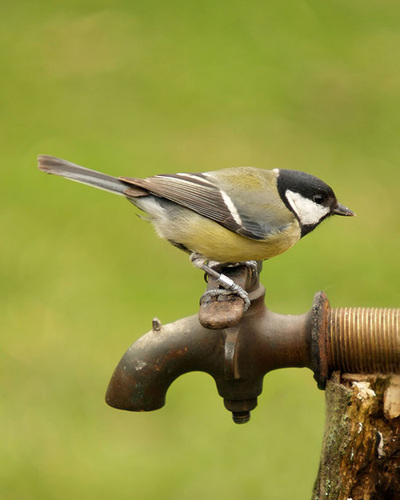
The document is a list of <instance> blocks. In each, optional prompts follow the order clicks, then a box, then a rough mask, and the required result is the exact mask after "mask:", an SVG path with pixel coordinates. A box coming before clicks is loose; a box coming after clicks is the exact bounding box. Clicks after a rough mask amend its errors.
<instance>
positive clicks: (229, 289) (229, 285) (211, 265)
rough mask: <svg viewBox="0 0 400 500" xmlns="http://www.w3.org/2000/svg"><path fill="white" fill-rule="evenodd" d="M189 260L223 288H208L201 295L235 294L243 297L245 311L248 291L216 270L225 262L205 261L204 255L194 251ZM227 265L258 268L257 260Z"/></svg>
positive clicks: (247, 303)
mask: <svg viewBox="0 0 400 500" xmlns="http://www.w3.org/2000/svg"><path fill="white" fill-rule="evenodd" d="M190 260H191V262H192V264H193V265H194V266H195V267H197V268H198V269H201V270H203V271H204V272H205V273H206V274H208V275H209V276H212V277H213V278H214V279H215V281H216V283H217V284H218V285H220V286H222V287H223V288H224V290H221V289H215V290H209V291H207V292H205V293H204V294H203V297H204V296H207V295H209V296H211V297H216V296H218V295H225V294H236V295H238V296H239V297H240V298H241V299H243V301H244V310H245V311H247V309H248V308H249V307H250V299H249V295H248V293H247V292H246V291H245V290H244V289H243V288H242V287H241V286H240V285H238V284H236V283H235V282H234V281H233V280H232V279H231V278H229V277H228V276H226V275H225V274H223V273H221V272H219V271H218V270H217V269H218V268H221V267H226V264H221V263H219V262H215V261H207V260H206V259H205V258H204V257H202V256H200V255H198V254H196V253H192V254H191V256H190ZM229 265H230V266H232V267H233V266H239V265H245V266H248V267H250V269H251V270H252V272H257V269H258V267H257V262H256V261H254V260H252V261H248V262H238V263H235V264H229Z"/></svg>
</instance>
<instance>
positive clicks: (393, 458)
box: [312, 372, 400, 500]
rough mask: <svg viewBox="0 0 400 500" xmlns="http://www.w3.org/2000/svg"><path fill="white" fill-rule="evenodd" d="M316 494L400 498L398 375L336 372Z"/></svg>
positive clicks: (341, 499)
mask: <svg viewBox="0 0 400 500" xmlns="http://www.w3.org/2000/svg"><path fill="white" fill-rule="evenodd" d="M312 499H313V500H323V499H324V500H350V499H351V500H391V499H393V500H395V499H400V376H399V375H358V374H340V372H334V373H333V374H332V376H331V378H330V380H329V381H328V383H327V386H326V424H325V435H324V440H323V446H322V456H321V461H320V467H319V472H318V477H317V479H316V482H315V485H314V490H313V496H312Z"/></svg>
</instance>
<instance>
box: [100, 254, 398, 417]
mask: <svg viewBox="0 0 400 500" xmlns="http://www.w3.org/2000/svg"><path fill="white" fill-rule="evenodd" d="M259 266H260V264H259ZM260 267H261V266H260ZM260 267H259V269H260ZM224 274H227V275H229V277H230V278H232V279H234V280H235V282H236V283H238V284H239V285H241V286H242V287H243V288H244V289H245V290H246V291H247V292H248V293H249V298H250V301H251V306H250V308H249V309H248V310H247V311H246V312H244V311H243V300H242V299H241V298H240V297H237V296H234V295H231V296H229V295H228V296H226V297H223V298H222V300H221V299H220V300H219V299H218V298H211V299H210V298H209V297H207V298H206V299H205V300H203V301H202V302H201V306H200V311H199V314H198V315H194V316H190V317H187V318H182V319H180V320H178V321H175V322H174V323H169V324H167V325H161V323H160V322H159V320H157V319H155V320H153V326H152V329H151V330H150V331H149V332H148V333H146V334H145V335H144V336H142V337H141V338H140V339H139V340H137V341H136V342H135V343H134V344H133V345H132V346H131V347H130V348H129V349H128V350H127V351H126V353H125V354H124V356H123V357H122V359H121V361H120V362H119V364H118V366H117V368H116V369H115V371H114V374H113V376H112V378H111V381H110V384H109V387H108V390H107V394H106V402H107V403H108V404H109V405H110V406H113V407H114V408H119V409H123V410H129V411H151V410H156V409H159V408H161V407H162V406H164V404H165V397H166V393H167V390H168V388H169V386H170V385H171V384H172V382H173V381H174V380H175V379H176V378H177V377H179V376H180V375H182V374H184V373H187V372H191V371H203V372H206V373H208V374H210V375H211V376H212V377H213V378H214V380H215V382H216V386H217V390H218V393H219V394H220V396H221V397H222V398H223V399H224V404H225V407H226V408H227V409H228V410H229V411H231V412H232V415H233V420H234V421H235V422H236V423H244V422H247V421H248V420H249V419H250V412H251V410H253V409H254V408H255V407H256V406H257V398H258V396H259V395H260V394H261V392H262V386H263V379H264V376H265V374H266V373H268V372H269V371H271V370H274V369H277V368H285V367H307V368H310V369H311V370H312V371H313V372H314V377H315V379H316V381H317V384H318V387H319V388H320V389H324V387H325V383H326V381H327V379H328V377H329V375H330V373H331V372H332V371H335V370H341V371H346V372H353V373H375V372H379V373H393V372H397V373H398V372H400V328H399V318H400V309H368V308H338V309H334V308H330V305H329V301H328V299H327V297H326V295H325V294H324V293H323V292H319V293H317V294H316V295H315V297H314V302H313V305H312V308H311V309H310V311H308V312H307V313H305V314H302V315H297V316H292V315H281V314H277V313H274V312H272V311H270V310H269V309H267V307H266V306H265V303H264V296H265V289H264V287H263V286H262V285H261V284H260V282H259V273H258V272H255V273H254V272H251V270H250V269H249V268H247V267H244V266H241V267H227V268H225V269H224ZM215 287H216V284H215V282H214V281H213V280H212V279H210V280H209V284H208V288H209V289H212V288H215Z"/></svg>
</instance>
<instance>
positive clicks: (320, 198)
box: [313, 194, 325, 205]
mask: <svg viewBox="0 0 400 500" xmlns="http://www.w3.org/2000/svg"><path fill="white" fill-rule="evenodd" d="M324 201H325V196H324V195H323V194H316V195H314V196H313V202H314V203H317V204H318V205H322V203H323V202H324Z"/></svg>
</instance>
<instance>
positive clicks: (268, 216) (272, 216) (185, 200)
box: [38, 155, 355, 309]
mask: <svg viewBox="0 0 400 500" xmlns="http://www.w3.org/2000/svg"><path fill="white" fill-rule="evenodd" d="M38 168H39V169H40V170H41V171H43V172H46V173H48V174H53V175H58V176H61V177H65V178H67V179H70V180H73V181H77V182H80V183H83V184H87V185H89V186H93V187H95V188H98V189H102V190H105V191H109V192H111V193H114V194H117V195H120V196H123V197H125V198H126V199H127V200H128V201H129V202H131V203H132V204H133V205H135V206H136V207H137V208H139V209H140V210H141V211H143V212H144V213H145V214H146V218H148V220H150V221H151V223H152V224H153V226H154V227H155V230H156V232H157V234H158V235H159V236H160V237H161V238H164V239H166V240H167V241H169V242H170V243H171V244H172V245H174V246H175V247H177V248H179V249H181V250H183V251H185V252H187V253H189V254H190V256H191V261H192V263H193V264H194V265H195V266H196V267H198V268H200V269H202V270H204V271H205V272H206V273H208V274H211V275H212V276H214V277H215V278H216V279H217V284H219V285H221V286H222V288H223V289H226V290H228V293H236V294H238V295H239V296H240V297H242V299H243V300H244V302H245V309H247V308H248V307H249V305H250V302H249V299H248V295H247V293H246V292H245V291H244V290H243V289H242V288H241V287H240V286H239V285H237V284H236V283H234V282H233V280H231V279H230V278H228V277H227V276H225V275H224V274H223V273H221V272H219V271H216V269H221V268H223V266H224V265H237V264H243V263H249V264H248V265H250V267H254V263H255V262H257V261H264V260H267V259H270V258H272V257H275V256H277V255H279V254H281V253H283V252H285V251H286V250H288V249H289V248H291V247H292V246H293V245H294V244H295V243H297V242H298V241H299V240H300V239H301V238H303V237H304V236H306V235H307V234H309V233H310V232H311V231H313V230H314V229H315V228H316V227H317V226H318V225H319V224H320V223H321V222H322V221H323V220H325V219H327V218H328V217H331V216H332V215H340V216H354V215H355V213H354V212H353V211H352V210H350V209H349V208H347V207H346V206H344V205H342V204H341V203H339V202H338V200H337V198H336V195H335V193H334V191H333V189H332V188H331V187H330V186H329V185H328V184H326V183H325V182H324V181H322V180H321V179H319V178H318V177H315V176H314V175H311V174H308V173H306V172H302V171H299V170H290V169H281V168H274V169H272V170H267V169H262V168H256V167H231V168H222V169H219V170H213V171H208V172H201V173H175V174H160V175H155V176H151V177H147V178H135V177H113V176H110V175H107V174H103V173H101V172H97V171H95V170H90V169H88V168H85V167H81V166H79V165H76V164H74V163H71V162H69V161H67V160H63V159H60V158H57V157H54V156H49V155H40V156H39V157H38Z"/></svg>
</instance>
